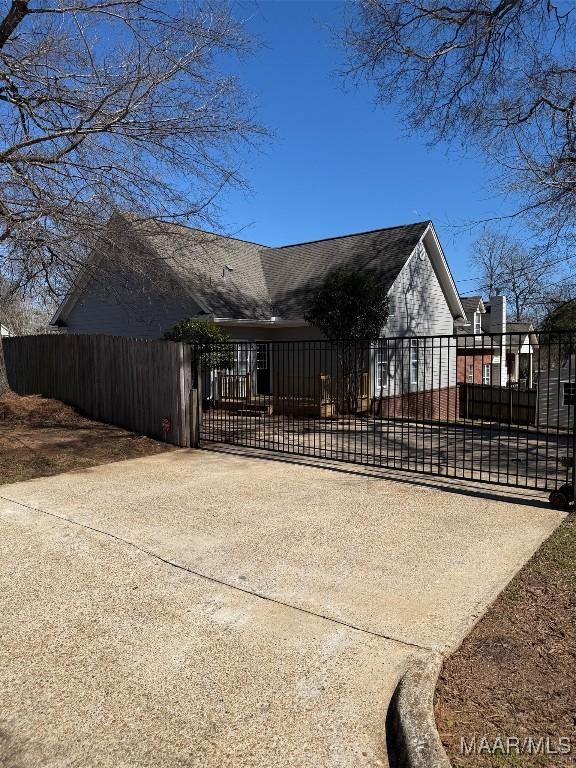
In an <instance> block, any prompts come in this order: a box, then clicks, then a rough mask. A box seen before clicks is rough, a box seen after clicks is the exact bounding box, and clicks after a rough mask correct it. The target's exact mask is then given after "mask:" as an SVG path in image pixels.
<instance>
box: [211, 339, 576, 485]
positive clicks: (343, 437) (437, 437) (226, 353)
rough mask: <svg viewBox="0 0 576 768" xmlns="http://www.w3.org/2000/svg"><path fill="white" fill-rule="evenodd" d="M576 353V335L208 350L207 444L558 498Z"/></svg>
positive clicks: (568, 448)
mask: <svg viewBox="0 0 576 768" xmlns="http://www.w3.org/2000/svg"><path fill="white" fill-rule="evenodd" d="M575 353H576V334H571V333H542V332H539V333H535V332H532V331H526V332H519V333H516V332H513V333H504V334H477V335H456V336H420V337H403V338H387V339H373V340H367V341H359V342H329V341H326V340H323V341H262V340H253V341H245V342H244V341H242V342H231V343H228V344H221V345H214V346H212V347H211V348H210V349H206V348H204V349H203V350H197V355H198V358H199V359H200V360H201V361H202V368H203V372H202V388H203V406H204V407H203V416H202V428H201V438H202V440H203V441H205V442H218V443H227V444H233V445H239V446H246V447H254V448H259V449H265V450H270V451H280V452H285V453H290V454H298V455H302V456H309V457H317V458H328V459H336V460H342V461H348V462H356V463H359V464H367V465H372V466H378V467H390V468H393V469H402V470H410V471H415V472H422V473H428V474H433V475H443V476H447V477H453V478H461V479H470V480H479V481H489V482H494V483H502V484H509V485H515V486H522V487H529V488H538V489H554V488H557V487H559V486H561V485H563V484H564V483H568V482H572V469H571V468H570V466H569V465H570V462H571V457H572V456H573V455H574V447H575V446H574V442H575V432H574V423H575V405H576V391H575V386H576V385H575V382H576V357H575ZM218 361H220V362H218Z"/></svg>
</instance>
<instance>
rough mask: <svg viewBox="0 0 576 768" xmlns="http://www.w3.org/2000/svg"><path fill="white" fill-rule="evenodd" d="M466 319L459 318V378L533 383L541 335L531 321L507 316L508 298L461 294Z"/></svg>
mask: <svg viewBox="0 0 576 768" xmlns="http://www.w3.org/2000/svg"><path fill="white" fill-rule="evenodd" d="M462 306H463V307H464V312H465V316H466V320H464V321H463V320H457V321H456V322H455V324H454V333H455V335H456V338H457V381H458V382H459V383H462V384H483V385H488V386H492V387H510V386H514V387H519V386H520V387H522V388H527V389H532V388H533V386H534V383H535V382H534V355H535V354H536V352H537V350H538V337H537V335H536V334H535V332H534V326H533V325H532V323H531V322H529V321H520V322H516V321H512V320H508V319H507V317H506V297H505V296H492V297H491V298H490V299H489V300H488V301H486V302H485V301H483V300H482V297H481V296H466V297H462Z"/></svg>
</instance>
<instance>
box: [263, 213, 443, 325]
mask: <svg viewBox="0 0 576 768" xmlns="http://www.w3.org/2000/svg"><path fill="white" fill-rule="evenodd" d="M429 223H430V222H428V221H425V222H419V223H417V224H409V225H407V226H400V227H389V228H387V229H377V230H373V231H371V232H361V233H359V234H355V235H344V236H343V237H332V238H326V239H325V240H314V241H312V242H308V243H297V244H295V245H287V246H284V247H282V248H270V249H268V250H266V251H264V252H263V253H262V265H263V268H264V275H265V277H266V283H267V286H268V290H269V293H270V300H271V303H272V309H273V314H275V315H279V316H281V317H283V318H287V319H296V318H302V317H303V315H304V312H305V310H306V305H307V303H308V300H309V298H310V296H311V294H312V293H313V291H314V290H315V289H316V288H317V287H318V285H319V284H320V283H321V282H322V281H323V280H324V279H325V277H326V275H327V274H329V273H330V272H331V271H333V270H335V269H342V268H347V269H357V270H362V269H373V270H375V271H376V272H378V273H379V274H380V276H381V278H382V280H383V282H384V284H385V285H386V287H387V288H390V287H391V286H392V283H393V282H394V280H395V279H396V277H397V276H398V274H399V273H400V270H401V269H402V267H403V266H404V264H405V263H406V261H407V260H408V259H409V257H410V255H411V253H412V252H413V250H414V248H415V247H416V245H417V243H418V242H419V240H420V238H421V237H422V235H423V234H424V232H425V231H426V228H427V227H428V225H429Z"/></svg>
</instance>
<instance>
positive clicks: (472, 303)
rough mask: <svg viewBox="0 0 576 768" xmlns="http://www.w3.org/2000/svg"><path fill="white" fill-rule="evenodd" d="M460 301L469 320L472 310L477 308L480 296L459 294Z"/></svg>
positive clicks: (480, 299) (474, 310)
mask: <svg viewBox="0 0 576 768" xmlns="http://www.w3.org/2000/svg"><path fill="white" fill-rule="evenodd" d="M460 301H461V302H462V306H463V307H464V312H466V317H467V318H468V320H470V318H471V317H472V315H473V314H474V312H476V311H477V310H478V305H479V304H480V302H481V301H482V296H461V297H460Z"/></svg>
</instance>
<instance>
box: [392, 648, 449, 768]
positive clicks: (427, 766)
mask: <svg viewBox="0 0 576 768" xmlns="http://www.w3.org/2000/svg"><path fill="white" fill-rule="evenodd" d="M442 661H443V659H442V657H441V656H440V655H436V654H435V655H434V656H431V657H430V656H428V657H426V658H418V657H417V658H414V659H413V660H412V661H411V662H410V663H409V666H408V670H407V671H406V672H405V673H404V675H403V676H402V677H401V679H400V682H399V683H398V685H397V686H396V690H395V691H394V695H393V696H392V699H391V701H390V707H389V709H388V715H387V718H386V727H387V740H388V758H389V761H390V766H391V767H392V768H451V763H450V760H449V759H448V756H447V754H446V752H445V751H444V747H443V746H442V742H441V741H440V736H439V734H438V730H437V728H436V720H435V718H434V691H435V690H436V683H437V681H438V675H439V674H440V670H441V668H442Z"/></svg>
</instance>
